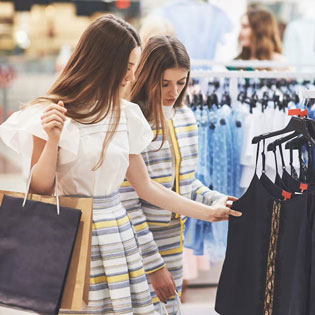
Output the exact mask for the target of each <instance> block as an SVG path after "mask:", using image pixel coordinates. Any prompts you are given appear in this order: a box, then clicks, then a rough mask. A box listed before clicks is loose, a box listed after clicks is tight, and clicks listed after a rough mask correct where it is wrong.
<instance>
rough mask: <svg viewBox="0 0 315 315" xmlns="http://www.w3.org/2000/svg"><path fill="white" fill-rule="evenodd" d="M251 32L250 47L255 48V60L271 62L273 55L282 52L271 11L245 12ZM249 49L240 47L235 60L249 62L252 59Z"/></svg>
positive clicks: (277, 30)
mask: <svg viewBox="0 0 315 315" xmlns="http://www.w3.org/2000/svg"><path fill="white" fill-rule="evenodd" d="M246 15H247V17H248V21H249V26H250V28H251V31H252V35H251V46H252V47H255V52H254V54H255V58H256V59H258V60H272V56H273V54H274V53H275V52H276V53H279V54H281V52H282V45H281V40H280V35H279V29H278V26H277V23H276V20H275V18H274V15H273V14H272V12H271V11H269V10H268V9H266V8H264V7H260V6H258V7H252V8H249V9H248V10H247V12H246ZM252 53H253V52H252V51H251V47H242V51H241V53H240V54H239V55H238V56H237V58H236V59H243V60H249V59H250V58H251V57H252Z"/></svg>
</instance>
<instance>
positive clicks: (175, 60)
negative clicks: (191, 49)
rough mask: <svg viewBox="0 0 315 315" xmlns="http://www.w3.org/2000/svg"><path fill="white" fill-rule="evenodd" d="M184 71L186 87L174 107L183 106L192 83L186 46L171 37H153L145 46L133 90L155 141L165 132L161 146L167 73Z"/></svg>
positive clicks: (134, 99)
mask: <svg viewBox="0 0 315 315" xmlns="http://www.w3.org/2000/svg"><path fill="white" fill-rule="evenodd" d="M171 68H182V69H186V70H187V71H188V75H187V79H186V84H185V86H184V88H183V90H182V91H181V93H180V95H179V96H178V98H177V100H176V102H175V105H174V106H175V107H179V106H182V103H183V99H184V96H185V93H186V89H187V86H188V81H189V74H190V72H189V71H190V59H189V56H188V53H187V51H186V49H185V46H184V45H183V44H182V43H181V42H180V41H179V40H178V39H176V38H174V37H170V36H153V37H151V38H150V39H149V41H148V43H147V44H146V46H145V48H144V50H143V52H142V54H141V58H140V62H139V65H138V67H137V70H136V73H135V77H136V80H135V81H134V83H133V84H132V86H131V94H130V95H131V96H130V99H131V101H132V102H135V103H137V104H139V106H140V108H141V110H142V112H143V114H144V116H145V118H146V119H147V121H149V122H150V123H152V125H153V128H154V129H156V134H155V137H154V139H153V140H156V139H157V137H158V135H159V132H160V130H162V144H161V146H162V145H163V143H164V141H165V133H166V132H165V118H164V114H163V107H162V105H163V104H162V80H163V73H164V71H165V70H167V69H171Z"/></svg>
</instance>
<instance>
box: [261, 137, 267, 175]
mask: <svg viewBox="0 0 315 315" xmlns="http://www.w3.org/2000/svg"><path fill="white" fill-rule="evenodd" d="M265 145H266V141H265V139H263V150H262V152H261V156H262V172H263V173H266V154H265Z"/></svg>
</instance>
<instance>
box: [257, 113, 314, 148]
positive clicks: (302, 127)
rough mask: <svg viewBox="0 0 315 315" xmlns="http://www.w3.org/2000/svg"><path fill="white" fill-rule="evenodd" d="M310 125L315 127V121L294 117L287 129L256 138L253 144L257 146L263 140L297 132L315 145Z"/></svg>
mask: <svg viewBox="0 0 315 315" xmlns="http://www.w3.org/2000/svg"><path fill="white" fill-rule="evenodd" d="M309 124H312V125H313V124H315V121H312V120H307V119H303V118H298V117H292V118H291V120H290V121H289V123H288V125H287V126H286V127H285V128H283V129H281V130H277V131H274V132H268V133H265V134H263V135H260V136H257V137H254V138H253V140H252V143H253V144H255V143H258V142H259V141H261V140H263V139H267V138H271V137H275V136H279V135H282V134H284V133H288V132H290V131H296V132H297V133H298V134H302V135H303V136H304V137H305V138H306V139H307V140H309V141H310V142H311V143H312V144H313V145H315V133H314V132H313V130H311V129H310V127H309Z"/></svg>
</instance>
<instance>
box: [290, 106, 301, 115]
mask: <svg viewBox="0 0 315 315" xmlns="http://www.w3.org/2000/svg"><path fill="white" fill-rule="evenodd" d="M300 113H301V110H300V109H299V108H295V109H289V110H288V115H289V116H298V115H300Z"/></svg>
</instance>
